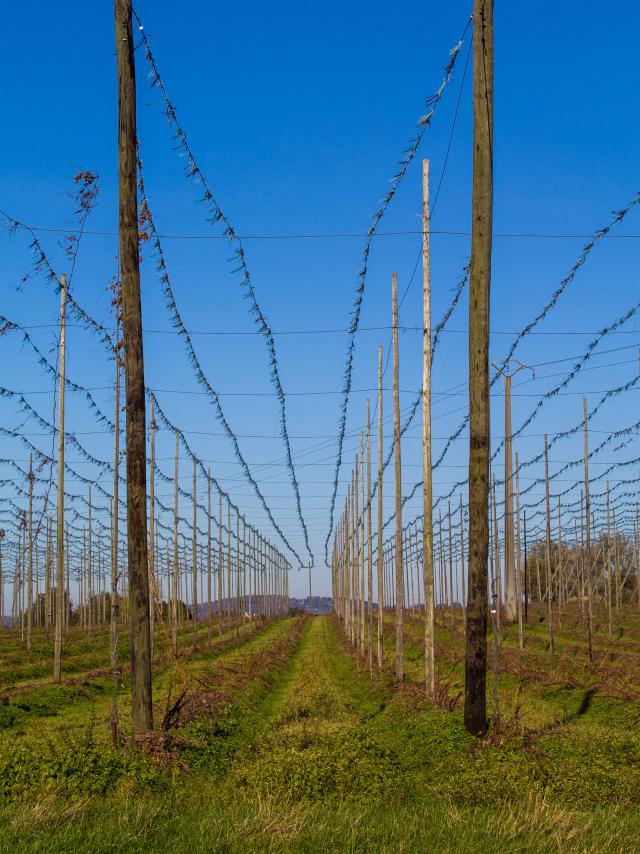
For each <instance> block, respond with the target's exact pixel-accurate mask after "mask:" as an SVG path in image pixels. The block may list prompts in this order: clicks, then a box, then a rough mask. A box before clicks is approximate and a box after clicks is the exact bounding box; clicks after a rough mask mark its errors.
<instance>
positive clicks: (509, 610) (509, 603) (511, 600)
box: [498, 373, 516, 622]
mask: <svg viewBox="0 0 640 854" xmlns="http://www.w3.org/2000/svg"><path fill="white" fill-rule="evenodd" d="M504 436H505V438H504V575H505V579H504V581H505V583H504V606H505V617H506V619H507V621H508V622H512V621H513V620H515V618H516V586H515V582H516V579H515V561H514V536H513V457H512V451H511V375H510V374H507V373H505V375H504ZM498 607H499V606H498Z"/></svg>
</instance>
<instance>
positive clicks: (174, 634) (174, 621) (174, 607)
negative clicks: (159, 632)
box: [171, 430, 180, 655]
mask: <svg viewBox="0 0 640 854" xmlns="http://www.w3.org/2000/svg"><path fill="white" fill-rule="evenodd" d="M179 443H180V438H179V436H178V431H177V430H176V453H175V471H174V476H173V584H172V594H173V595H172V597H171V638H172V643H173V654H174V655H177V654H178V586H179V583H180V565H179V557H178V471H179V469H178V452H179V450H180V445H179Z"/></svg>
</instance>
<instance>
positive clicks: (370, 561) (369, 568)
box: [367, 400, 373, 673]
mask: <svg viewBox="0 0 640 854" xmlns="http://www.w3.org/2000/svg"><path fill="white" fill-rule="evenodd" d="M367 616H368V626H369V629H368V636H369V672H370V673H373V540H372V530H371V401H370V400H367Z"/></svg>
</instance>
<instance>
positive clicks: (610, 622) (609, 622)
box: [605, 481, 613, 643]
mask: <svg viewBox="0 0 640 854" xmlns="http://www.w3.org/2000/svg"><path fill="white" fill-rule="evenodd" d="M606 555H607V556H606V567H607V572H606V575H605V582H606V585H607V636H608V638H609V643H611V641H612V639H613V620H612V614H611V505H610V502H609V481H607V551H606Z"/></svg>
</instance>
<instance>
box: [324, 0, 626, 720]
mask: <svg viewBox="0 0 640 854" xmlns="http://www.w3.org/2000/svg"><path fill="white" fill-rule="evenodd" d="M493 34H494V29H493V0H474V11H473V179H472V180H473V185H472V237H471V265H470V276H469V346H468V351H469V473H468V506H467V514H466V519H467V535H466V546H467V548H466V567H465V565H464V554H465V548H464V546H465V537H464V516H463V513H462V506H461V510H460V522H459V525H460V530H459V542H458V544H457V545H456V548H459V553H460V588H459V590H458V591H457V593H458V596H457V597H456V598H459V602H458V603H457V604H459V605H460V607H461V610H462V613H463V620H464V630H465V696H464V723H465V727H466V729H467V730H468V731H469V732H470V733H471V734H473V735H477V736H482V735H484V734H485V732H486V730H487V726H488V720H487V698H486V678H487V638H488V624H489V618H490V617H491V621H492V624H493V627H494V637H495V638H496V641H497V640H498V638H499V631H500V628H501V626H500V623H501V621H502V619H504V620H506V621H507V622H512V621H514V620H516V619H518V620H519V622H520V639H521V640H520V642H521V644H522V642H523V638H522V627H521V624H522V618H523V614H522V612H523V610H524V608H523V605H526V603H527V600H528V598H529V597H530V589H529V584H528V578H527V572H526V568H527V567H526V565H527V559H528V552H527V543H526V533H525V534H524V542H521V539H520V507H519V487H518V471H519V466H518V462H517V461H516V474H515V479H514V471H513V462H512V426H511V394H510V392H511V379H512V376H513V374H514V373H516V372H517V370H521V369H522V368H525V367H526V366H524V365H521V364H520V363H515V364H516V365H517V368H516V371H513V372H511V371H509V368H510V367H511V365H510V364H509V363H508V362H507V363H505V364H504V365H502V367H501V368H500V369H499V370H500V372H501V373H503V374H504V379H505V471H504V487H505V494H504V513H503V551H502V553H501V550H500V545H499V532H498V514H497V497H496V489H495V480H494V481H493V483H492V480H491V470H490V462H491V431H490V382H489V327H490V311H489V308H490V300H489V292H490V280H491V250H492V217H493V65H494V56H493ZM422 187H423V206H422V207H423V212H422V235H423V236H422V241H423V242H422V259H423V335H424V337H423V354H422V355H423V358H422V368H423V371H422V373H423V382H422V469H423V489H422V498H423V508H422V511H423V512H422V514H421V517H422V537H421V539H422V542H421V543H420V544H418V543H417V542H415V538H414V539H413V540H412V539H411V536H410V535H409V534H408V532H407V531H406V530H405V529H404V527H403V519H402V509H403V501H402V478H401V471H402V458H401V430H400V400H399V383H398V376H399V353H398V298H397V277H396V275H395V273H394V274H393V276H392V349H393V368H392V369H393V459H394V467H395V495H394V504H395V508H394V509H395V513H394V517H395V537H394V538H393V542H392V543H391V544H387V545H386V547H385V544H384V543H383V519H382V498H383V495H382V492H383V482H382V481H383V478H382V475H383V465H382V441H383V435H382V405H383V400H382V358H381V348H379V351H378V483H377V517H378V518H377V545H376V549H375V554H376V569H377V579H376V581H377V620H376V624H377V625H376V629H377V631H376V633H374V614H373V600H374V589H373V575H374V572H373V566H374V560H373V555H374V531H373V526H372V518H371V515H372V512H371V511H372V508H371V451H370V445H371V437H370V430H371V426H370V418H369V404H367V419H366V454H365V453H364V452H363V449H362V447H361V451H360V454H359V456H358V457H357V458H356V462H355V466H354V470H353V473H352V477H351V483H350V485H349V487H348V490H347V495H346V500H345V505H344V509H343V512H342V515H341V517H340V519H339V523H338V525H337V526H336V533H335V536H334V541H333V549H332V557H331V568H332V584H333V594H334V603H335V605H334V607H335V610H336V613H337V615H338V618H339V620H340V623H341V626H342V628H343V631H344V632H345V634H346V635H347V637H348V638H349V639H350V640H351V642H352V643H354V645H356V646H357V647H358V648H359V649H360V651H361V652H363V653H364V652H368V656H369V663H370V667H373V658H374V636H376V644H375V646H376V653H377V661H378V665H379V666H380V667H382V664H383V639H384V620H383V611H384V607H385V606H386V605H389V606H391V607H393V608H394V611H395V678H396V680H397V681H398V682H401V681H402V680H403V678H404V627H403V623H404V616H405V609H406V606H407V598H406V587H407V584H408V585H409V599H410V600H411V592H410V588H411V584H412V580H413V578H414V574H413V572H414V568H415V569H416V570H417V573H416V585H417V589H421V590H422V603H423V604H422V611H423V618H424V662H425V688H426V693H427V696H428V697H429V699H431V700H432V701H433V700H435V697H436V673H435V637H434V636H435V607H436V596H437V595H439V596H440V601H441V602H442V599H443V596H444V597H446V599H447V601H448V603H449V606H450V609H451V616H452V618H453V612H454V590H453V580H454V579H453V559H454V545H453V541H452V539H451V534H452V526H451V523H450V524H449V543H448V555H449V566H448V570H449V572H448V573H447V567H446V565H445V561H444V541H443V536H442V524H441V522H440V537H439V553H438V554H437V553H436V550H435V548H434V512H433V511H434V504H433V482H432V460H431V358H432V350H431V346H432V345H431V335H432V329H431V271H430V245H429V234H430V213H429V164H428V161H426V160H425V161H423V182H422ZM587 421H588V419H587V412H586V401H585V402H584V485H583V497H582V499H581V502H580V509H581V518H582V522H581V542H580V547H579V548H575V549H574V553H573V557H572V558H570V557H569V554H568V553H567V550H566V548H565V549H564V553H563V548H562V546H563V543H562V540H561V532H560V529H561V523H560V520H559V523H558V546H557V548H556V555H555V560H554V559H553V557H552V555H553V548H552V542H551V524H552V522H551V513H552V508H551V502H550V489H549V460H548V442H547V438H546V436H545V440H544V467H545V530H544V535H543V537H542V547H543V561H544V573H543V574H541V576H540V583H539V587H538V589H537V591H536V593H537V596H538V600H539V601H540V602H545V603H546V608H547V616H548V629H549V650H550V652H551V653H553V652H554V651H555V629H556V622H557V621H558V620H559V619H560V613H561V611H562V609H563V607H565V606H566V604H567V602H568V601H569V599H570V598H571V592H572V591H573V590H574V589H576V590H577V593H576V594H575V595H576V598H577V599H578V602H579V606H580V610H581V612H582V614H583V619H584V624H585V625H586V628H587V632H588V646H589V656H590V657H591V658H593V608H594V599H597V601H598V602H602V601H605V602H606V603H607V606H608V610H609V615H611V607H612V606H611V603H612V600H613V596H614V593H613V591H614V589H615V591H616V592H615V596H616V600H615V601H616V603H617V604H619V600H620V598H621V595H622V592H623V591H624V590H625V584H626V581H627V579H623V578H621V573H620V568H619V564H618V563H616V561H615V560H614V561H613V562H612V554H614V553H615V547H614V549H613V551H612V548H611V530H610V529H609V532H608V536H607V540H606V543H605V546H604V549H605V552H606V554H605V557H604V559H603V560H601V561H600V563H598V557H597V549H596V548H594V543H593V533H594V532H593V530H592V525H593V517H592V513H591V505H590V490H589V450H588V424H587ZM365 473H366V476H365ZM365 481H366V495H365ZM514 481H515V482H514ZM607 492H608V490H607ZM514 501H515V503H516V505H517V506H516V508H514ZM449 519H450V513H449ZM516 519H517V533H516V531H515V525H514V522H515V520H516ZM525 531H526V523H525ZM617 537H618V534H617V533H615V534H614V539H616V538H617ZM635 540H636V547H635V552H636V561H635V568H632V567H629V568H628V571H627V576H629V575H630V573H631V572H632V571H634V569H635V572H634V574H635V575H636V584H637V583H638V579H639V578H640V573H639V572H638V564H637V553H638V549H637V542H638V537H637V528H636V537H635ZM420 547H421V548H420ZM420 551H421V555H420V560H419V561H418V560H417V555H418V553H419V552H420ZM436 556H437V560H436ZM523 556H524V567H523ZM501 557H503V560H502V561H501ZM565 557H566V558H567V560H566V562H564V558H565ZM501 563H502V569H503V572H502V579H503V581H504V584H503V585H501V583H500V580H501V571H500V566H501ZM523 569H524V570H525V571H524V572H523ZM539 569H540V568H539V567H538V568H537V571H538V572H539ZM465 570H466V584H465ZM420 571H421V572H420ZM420 574H421V578H419V575H420ZM523 576H524V577H523ZM537 577H538V576H537V575H536V580H537ZM543 578H544V582H545V583H544V589H543ZM523 587H524V591H523ZM523 592H524V596H523ZM414 595H415V591H414ZM636 595H637V594H636ZM418 598H419V597H418ZM638 599H639V604H640V596H639V597H638ZM556 606H557V607H556ZM554 610H555V613H554ZM609 625H610V626H611V616H610V617H609ZM609 632H610V633H611V628H610V629H609ZM496 660H497V656H496V655H495V650H494V664H495V662H496Z"/></svg>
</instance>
